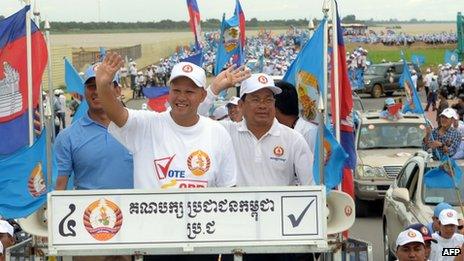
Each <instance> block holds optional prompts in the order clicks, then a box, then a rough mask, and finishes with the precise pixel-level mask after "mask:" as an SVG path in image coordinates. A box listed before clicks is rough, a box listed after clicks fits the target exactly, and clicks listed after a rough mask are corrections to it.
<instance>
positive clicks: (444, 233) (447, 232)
mask: <svg viewBox="0 0 464 261" xmlns="http://www.w3.org/2000/svg"><path fill="white" fill-rule="evenodd" d="M456 227H457V226H456V225H453V224H451V225H441V224H440V236H441V237H443V238H446V239H450V238H451V237H453V235H454V233H455V232H456Z"/></svg>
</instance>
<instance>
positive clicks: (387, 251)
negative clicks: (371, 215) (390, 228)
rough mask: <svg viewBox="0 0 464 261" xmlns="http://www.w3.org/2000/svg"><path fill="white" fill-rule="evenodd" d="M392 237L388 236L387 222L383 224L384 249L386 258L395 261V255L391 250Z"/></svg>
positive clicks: (387, 260)
mask: <svg viewBox="0 0 464 261" xmlns="http://www.w3.org/2000/svg"><path fill="white" fill-rule="evenodd" d="M389 240H390V239H389V238H388V234H387V223H385V225H384V226H383V251H384V259H385V261H393V260H395V256H393V254H392V253H391V251H390V245H389V243H390V241H389Z"/></svg>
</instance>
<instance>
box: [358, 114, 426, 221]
mask: <svg viewBox="0 0 464 261" xmlns="http://www.w3.org/2000/svg"><path fill="white" fill-rule="evenodd" d="M357 118H358V119H357V121H358V122H357V129H356V140H355V142H356V152H357V163H358V165H357V167H356V169H355V172H354V188H355V199H356V215H357V216H358V217H363V216H367V215H368V214H369V211H370V209H372V208H371V207H370V204H372V202H373V201H377V200H382V199H383V197H384V195H385V192H386V191H387V189H388V188H389V187H390V184H391V183H392V182H393V180H394V179H395V178H396V176H397V175H398V173H399V171H400V169H401V167H402V166H403V164H404V162H406V160H408V159H409V158H410V157H411V156H412V155H413V154H414V153H415V152H416V151H417V150H419V149H421V148H422V138H423V136H424V130H425V123H426V121H425V118H424V117H423V116H420V115H416V114H406V115H404V116H403V118H402V119H399V120H396V121H390V120H387V119H383V118H381V117H380V111H367V112H365V113H357Z"/></svg>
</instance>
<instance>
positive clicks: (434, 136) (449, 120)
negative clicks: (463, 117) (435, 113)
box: [422, 108, 461, 160]
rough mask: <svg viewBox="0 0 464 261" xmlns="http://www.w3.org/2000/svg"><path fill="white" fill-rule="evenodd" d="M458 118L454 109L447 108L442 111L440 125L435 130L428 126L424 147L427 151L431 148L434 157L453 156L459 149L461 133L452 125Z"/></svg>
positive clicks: (423, 142)
mask: <svg viewBox="0 0 464 261" xmlns="http://www.w3.org/2000/svg"><path fill="white" fill-rule="evenodd" d="M458 119H459V118H458V115H457V113H456V111H455V110H454V109H452V108H446V109H444V110H443V112H442V113H440V126H439V127H437V128H435V129H433V130H432V129H431V127H430V126H427V127H426V130H425V132H426V135H425V137H424V139H423V141H422V148H423V149H424V150H425V151H427V150H429V149H431V150H432V152H433V157H434V159H437V160H439V159H441V158H442V156H444V155H447V156H450V157H452V156H453V155H454V154H455V153H456V151H457V150H458V148H459V144H460V143H461V133H460V132H459V131H458V130H456V129H455V128H454V127H453V126H452V125H453V123H454V121H457V120H458Z"/></svg>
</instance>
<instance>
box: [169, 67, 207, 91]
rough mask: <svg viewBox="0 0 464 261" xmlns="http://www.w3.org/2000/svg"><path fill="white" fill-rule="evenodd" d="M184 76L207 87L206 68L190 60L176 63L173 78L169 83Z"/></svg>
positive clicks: (199, 85) (200, 85)
mask: <svg viewBox="0 0 464 261" xmlns="http://www.w3.org/2000/svg"><path fill="white" fill-rule="evenodd" d="M182 76H184V77H187V78H189V79H190V80H192V81H193V82H194V83H195V84H196V85H197V86H198V87H201V88H206V74H205V70H203V68H201V67H200V66H198V65H196V64H193V63H189V62H180V63H178V64H176V65H174V67H173V68H172V71H171V78H169V83H171V82H172V81H173V80H174V79H177V78H179V77H182Z"/></svg>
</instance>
